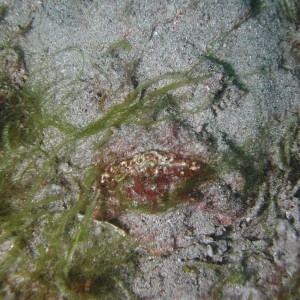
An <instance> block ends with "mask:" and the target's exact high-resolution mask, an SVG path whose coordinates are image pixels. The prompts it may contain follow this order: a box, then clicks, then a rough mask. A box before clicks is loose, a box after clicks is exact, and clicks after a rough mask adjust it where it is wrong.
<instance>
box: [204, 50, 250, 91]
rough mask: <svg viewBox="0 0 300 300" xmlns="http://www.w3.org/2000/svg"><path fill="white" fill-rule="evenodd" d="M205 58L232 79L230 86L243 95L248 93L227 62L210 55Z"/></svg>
mask: <svg viewBox="0 0 300 300" xmlns="http://www.w3.org/2000/svg"><path fill="white" fill-rule="evenodd" d="M205 58H207V59H208V60H210V61H211V62H213V63H214V64H217V65H220V66H222V67H223V69H224V73H225V74H226V75H227V76H228V77H229V78H231V79H232V84H234V85H235V86H236V87H237V88H239V89H240V90H242V91H243V92H245V93H248V92H249V89H248V88H247V86H246V85H245V84H244V83H243V82H242V81H241V79H240V77H239V76H238V75H237V73H236V71H235V69H234V67H233V66H232V64H230V63H229V62H227V61H224V60H222V59H220V58H218V57H215V56H213V55H211V54H208V55H205Z"/></svg>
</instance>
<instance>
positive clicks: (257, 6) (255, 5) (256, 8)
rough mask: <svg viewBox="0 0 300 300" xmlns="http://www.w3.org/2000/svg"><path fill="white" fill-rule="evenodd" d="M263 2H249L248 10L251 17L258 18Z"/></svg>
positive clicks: (261, 0) (253, 0)
mask: <svg viewBox="0 0 300 300" xmlns="http://www.w3.org/2000/svg"><path fill="white" fill-rule="evenodd" d="M263 3H264V2H263V0H251V1H250V10H251V16H252V17H256V16H258V15H259V14H260V13H261V11H262V8H263Z"/></svg>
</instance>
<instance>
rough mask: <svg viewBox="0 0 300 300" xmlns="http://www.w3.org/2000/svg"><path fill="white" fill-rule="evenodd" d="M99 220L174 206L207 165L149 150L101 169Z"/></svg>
mask: <svg viewBox="0 0 300 300" xmlns="http://www.w3.org/2000/svg"><path fill="white" fill-rule="evenodd" d="M102 170H103V171H102V173H101V175H100V178H99V184H100V189H101V192H102V198H103V199H102V201H101V204H100V205H99V206H97V207H96V209H95V213H94V215H95V217H96V218H99V219H111V218H115V217H117V216H118V215H120V214H121V213H122V211H123V210H124V209H127V208H144V209H146V210H148V211H149V212H152V213H154V212H156V211H159V210H162V209H164V208H167V207H169V206H171V205H174V204H176V203H177V202H178V198H180V199H181V200H182V199H183V198H185V197H184V194H185V193H186V190H187V187H188V182H189V180H193V179H197V178H199V175H200V174H202V173H203V171H205V170H207V165H206V164H204V163H202V162H200V161H199V160H198V161H197V160H193V159H190V158H184V157H181V156H179V155H175V154H173V153H166V152H161V151H155V150H151V151H148V152H143V153H138V154H136V155H135V156H133V157H131V158H129V159H126V160H121V161H118V162H116V163H114V164H110V165H107V166H105V167H103V168H102Z"/></svg>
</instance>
